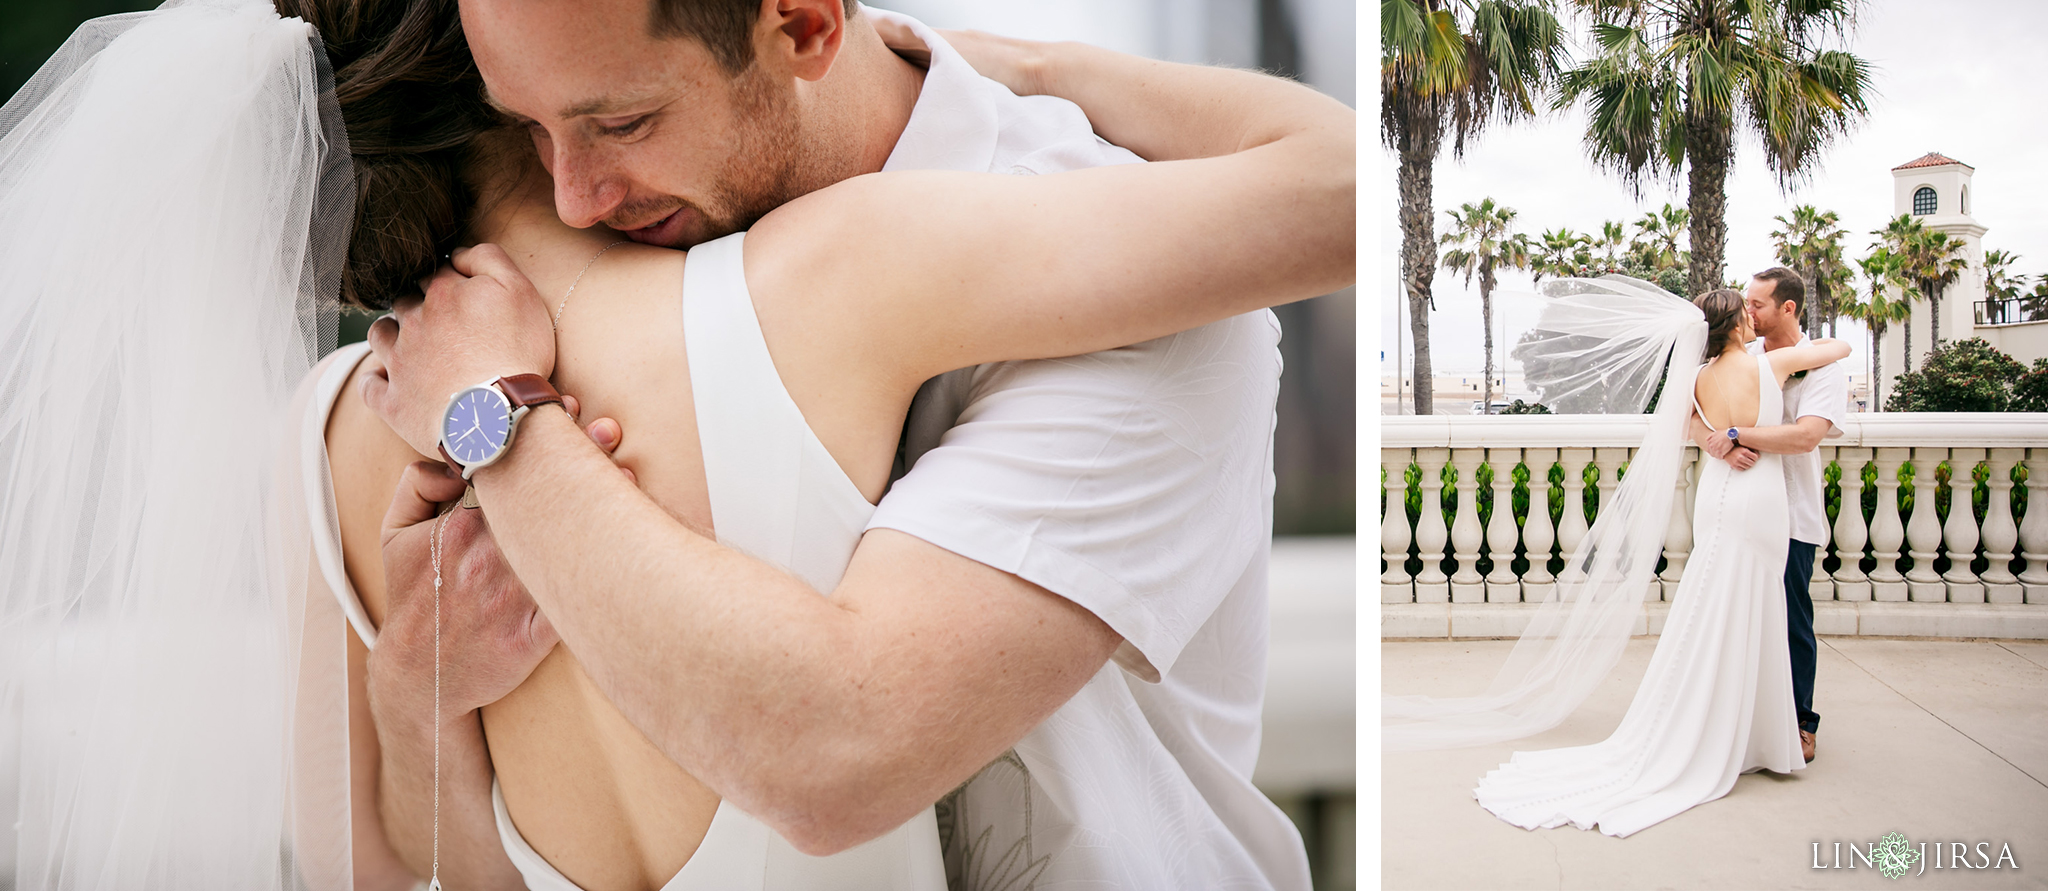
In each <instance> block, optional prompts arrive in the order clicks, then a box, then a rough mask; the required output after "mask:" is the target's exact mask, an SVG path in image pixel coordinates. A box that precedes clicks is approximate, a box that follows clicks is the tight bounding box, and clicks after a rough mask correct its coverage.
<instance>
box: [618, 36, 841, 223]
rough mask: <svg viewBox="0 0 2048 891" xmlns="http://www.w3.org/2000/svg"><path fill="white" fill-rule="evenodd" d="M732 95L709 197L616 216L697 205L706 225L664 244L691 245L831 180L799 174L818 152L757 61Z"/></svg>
mask: <svg viewBox="0 0 2048 891" xmlns="http://www.w3.org/2000/svg"><path fill="white" fill-rule="evenodd" d="M732 98H733V118H734V120H735V122H736V126H735V128H734V132H733V138H732V151H731V153H730V154H729V155H728V156H727V158H726V162H725V169H724V170H723V171H722V172H721V173H720V175H719V176H718V177H717V178H716V179H715V180H713V181H712V182H711V184H710V185H709V187H708V191H709V196H708V198H709V200H708V201H706V202H704V203H703V204H692V203H691V202H687V201H683V200H681V199H678V198H674V197H663V198H658V199H652V200H647V201H637V202H632V203H628V204H624V205H621V206H620V207H619V209H618V210H616V211H614V212H613V214H612V216H613V218H614V219H619V220H647V219H659V218H661V217H663V216H666V215H667V214H669V213H672V212H674V211H675V210H677V209H679V208H681V207H684V206H691V207H695V208H696V210H697V211H698V213H700V214H702V215H703V217H704V221H705V225H704V228H703V229H702V230H700V231H698V232H685V233H682V234H681V235H680V236H679V238H678V243H676V244H670V245H668V247H673V248H689V247H693V246H695V245H698V244H702V243H704V242H707V241H710V240H712V239H715V238H720V237H723V236H726V235H730V234H732V233H734V232H738V231H741V230H744V229H747V228H749V227H751V226H753V225H754V223H756V222H759V221H760V219H761V218H762V217H763V216H766V215H767V214H768V212H769V211H771V210H774V209H775V208H777V207H781V206H782V205H784V204H787V203H789V202H790V201H793V200H795V199H797V198H799V197H802V196H803V195H805V194H807V193H809V192H812V191H816V190H817V189H820V188H823V187H824V186H826V185H830V182H819V183H812V182H808V181H807V180H806V178H805V177H804V175H803V174H804V171H807V170H813V171H815V170H819V169H821V168H822V167H823V165H819V164H816V163H814V161H815V160H816V158H817V156H818V154H819V152H818V151H817V149H816V147H815V146H813V145H811V144H810V143H809V142H808V141H807V140H805V139H804V134H803V128H802V124H801V121H800V120H799V118H798V115H797V114H796V103H795V101H794V98H793V97H792V95H791V94H790V92H789V91H787V90H777V89H776V88H775V85H774V84H773V83H772V82H771V81H770V80H769V78H768V77H767V76H766V75H765V74H764V72H763V71H762V69H761V67H760V66H758V65H756V66H750V67H749V68H748V69H747V70H746V71H743V72H741V73H740V74H739V75H737V76H735V77H734V78H733V83H732Z"/></svg>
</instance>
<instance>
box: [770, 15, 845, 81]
mask: <svg viewBox="0 0 2048 891" xmlns="http://www.w3.org/2000/svg"><path fill="white" fill-rule="evenodd" d="M850 5H851V4H849V3H847V2H846V0H761V18H760V20H759V21H758V22H757V23H756V27H755V29H754V34H755V41H756V42H755V57H756V59H757V60H758V61H759V62H765V63H767V64H769V65H771V66H772V69H782V70H784V71H787V72H788V73H789V75H791V76H794V77H797V78H799V79H802V80H809V81H816V80H820V79H823V78H824V76H825V75H826V74H827V73H828V72H830V71H831V70H832V63H833V61H834V60H836V59H837V58H838V57H839V48H840V47H841V46H842V45H843V44H844V43H845V41H846V20H847V17H848V16H847V7H848V6H850ZM772 69H771V70H772Z"/></svg>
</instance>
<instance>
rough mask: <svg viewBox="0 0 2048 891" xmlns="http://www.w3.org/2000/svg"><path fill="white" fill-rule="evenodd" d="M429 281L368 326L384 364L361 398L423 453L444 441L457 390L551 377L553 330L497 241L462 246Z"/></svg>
mask: <svg viewBox="0 0 2048 891" xmlns="http://www.w3.org/2000/svg"><path fill="white" fill-rule="evenodd" d="M449 262H450V264H451V265H450V266H447V267H443V268H442V269H441V271H439V272H437V273H435V274H434V277H433V278H432V279H429V280H428V281H427V283H426V287H425V290H426V298H425V299H424V300H405V301H401V302H399V303H398V304H395V305H394V306H393V307H392V313H391V315H389V316H385V317H384V318H381V319H378V320H377V321H376V322H375V323H373V324H372V325H371V326H370V335H369V341H370V349H371V350H372V351H374V352H375V353H376V354H377V358H379V359H381V360H383V368H382V369H381V370H379V371H377V372H375V373H373V374H370V375H367V376H365V377H364V379H363V401H364V402H366V403H368V404H369V406H370V410H371V411H374V412H376V414H377V416H378V417H380V418H382V419H383V420H384V423H386V424H389V425H390V426H391V429H393V430H396V431H398V435H399V436H401V437H404V438H405V441H406V443H407V444H409V445H411V446H412V447H413V448H415V449H417V450H419V452H420V454H422V455H432V454H434V453H435V450H436V449H437V448H438V446H439V443H440V423H439V422H440V418H441V410H442V409H444V408H446V407H447V404H448V398H449V397H450V396H452V395H454V394H455V392H456V391H458V390H461V389H462V388H464V387H468V386H472V385H474V384H477V383H480V382H483V381H489V380H494V379H496V378H499V377H502V376H504V375H508V374H522V373H534V374H539V375H540V376H542V377H548V376H551V375H552V374H553V373H554V370H555V332H554V326H553V325H552V324H550V323H549V318H548V307H547V304H546V302H545V301H543V300H542V299H541V297H540V294H539V292H537V291H535V290H534V288H533V283H532V282H530V281H527V279H526V276H525V275H524V274H522V273H521V272H520V271H519V268H518V267H517V266H514V265H513V264H512V258H511V257H509V256H506V254H505V251H504V250H503V249H501V248H499V247H498V246H497V245H494V244H481V245H477V246H476V247H474V248H464V249H461V250H458V251H456V252H455V253H454V255H453V256H452V257H451V258H450V260H449Z"/></svg>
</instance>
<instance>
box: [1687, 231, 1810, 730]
mask: <svg viewBox="0 0 2048 891" xmlns="http://www.w3.org/2000/svg"><path fill="white" fill-rule="evenodd" d="M1743 302H1744V304H1745V305H1746V308H1747V309H1748V311H1749V318H1750V322H1751V323H1752V324H1753V325H1754V326H1755V329H1756V333H1757V337H1756V339H1755V340H1752V341H1750V343H1749V351H1750V352H1751V353H1753V354H1754V353H1761V352H1764V351H1766V350H1775V349H1783V348H1785V347H1792V346H1798V345H1800V344H1802V343H1805V342H1807V340H1808V338H1807V336H1806V332H1805V331H1804V330H1802V329H1801V327H1800V314H1801V310H1803V309H1804V308H1805V306H1806V283H1805V282H1804V281H1802V280H1801V279H1800V278H1799V273H1797V272H1794V271H1792V270H1790V269H1787V268H1785V267H1783V266H1774V267H1771V268H1770V269H1766V270H1764V271H1762V272H1759V273H1757V274H1756V276H1755V277H1753V278H1751V279H1750V280H1749V286H1748V287H1747V288H1745V289H1744V290H1743ZM1784 401H1785V415H1784V418H1783V419H1782V423H1781V424H1778V425H1774V426H1761V425H1760V426H1757V427H1747V428H1739V429H1738V431H1737V432H1738V433H1739V434H1740V437H1741V446H1735V445H1734V444H1733V442H1732V441H1731V440H1730V438H1729V437H1727V436H1725V435H1722V434H1719V433H1716V432H1713V431H1708V430H1707V429H1706V425H1705V424H1704V423H1701V422H1700V421H1699V420H1698V419H1697V417H1695V420H1694V421H1693V436H1694V439H1695V440H1697V441H1698V442H1700V443H1702V444H1703V446H1704V447H1705V448H1706V449H1707V452H1708V453H1709V454H1711V455H1713V456H1714V457H1717V458H1723V459H1725V460H1728V461H1729V462H1730V463H1732V464H1735V465H1736V466H1737V467H1738V468H1740V467H1746V466H1747V461H1746V460H1745V458H1746V457H1747V456H1745V455H1744V454H1743V452H1744V451H1745V448H1743V447H1747V448H1748V449H1756V450H1759V451H1765V452H1771V453H1774V454H1778V455H1781V456H1782V461H1783V464H1784V468H1785V500H1786V506H1787V507H1788V508H1789V510H1790V512H1791V521H1792V523H1791V525H1792V541H1791V544H1790V547H1788V548H1787V550H1786V552H1785V632H1786V635H1787V642H1788V643H1789V644H1790V646H1791V652H1792V700H1793V703H1794V704H1795V706H1796V707H1797V710H1798V717H1799V746H1800V749H1801V750H1802V754H1804V755H1805V757H1806V760H1807V761H1812V760H1813V756H1814V746H1815V735H1816V734H1817V733H1818V732H1819V731H1820V715H1819V713H1817V712H1815V711H1814V710H1813V675H1814V666H1815V662H1816V655H1817V653H1816V651H1817V644H1816V642H1815V640H1814V636H1813V598H1812V596H1811V595H1810V588H1811V584H1812V580H1813V562H1814V560H1816V559H1818V554H1819V552H1820V550H1821V549H1822V548H1825V547H1827V542H1828V538H1829V537H1830V536H1829V534H1828V516H1827V507H1826V505H1825V504H1823V493H1824V492H1825V490H1826V483H1825V481H1824V480H1823V479H1822V477H1821V461H1820V452H1819V451H1818V449H1819V448H1820V443H1821V440H1822V439H1826V438H1833V437H1837V436H1841V435H1842V428H1841V422H1842V420H1843V419H1844V418H1845V417H1847V416H1848V411H1849V391H1848V379H1847V377H1846V376H1845V375H1844V374H1843V372H1842V369H1841V365H1840V363H1831V364H1828V365H1823V366H1821V367H1819V368H1815V369H1812V370H1811V371H1808V372H1802V373H1800V374H1796V375H1793V379H1792V380H1789V381H1787V382H1786V383H1785V400H1784ZM1757 420H1758V421H1759V422H1761V421H1763V420H1764V419H1763V418H1758V419H1757Z"/></svg>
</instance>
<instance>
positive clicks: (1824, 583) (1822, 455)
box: [1806, 446, 1835, 602]
mask: <svg viewBox="0 0 2048 891" xmlns="http://www.w3.org/2000/svg"><path fill="white" fill-rule="evenodd" d="M1814 451H1815V452H1816V453H1817V454H1816V455H1815V456H1814V462H1815V463H1817V464H1819V465H1820V467H1821V470H1822V473H1823V476H1822V477H1821V492H1820V495H1821V512H1820V518H1821V520H1822V521H1823V522H1825V521H1826V520H1827V518H1828V512H1827V477H1826V476H1825V473H1826V470H1827V466H1828V462H1830V461H1833V460H1835V447H1834V446H1821V447H1820V448H1817V449H1815V450H1814ZM1825 531H1826V533H1827V535H1826V537H1827V538H1830V539H1832V538H1834V530H1833V529H1828V530H1825ZM1827 560H1828V542H1826V541H1823V542H1821V543H1820V544H1817V545H1814V548H1813V574H1812V575H1810V576H1807V578H1806V597H1807V599H1809V600H1812V601H1816V602H1818V601H1822V600H1833V599H1835V579H1834V577H1833V576H1830V575H1828V570H1827V566H1826V565H1825V564H1826V563H1827Z"/></svg>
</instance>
